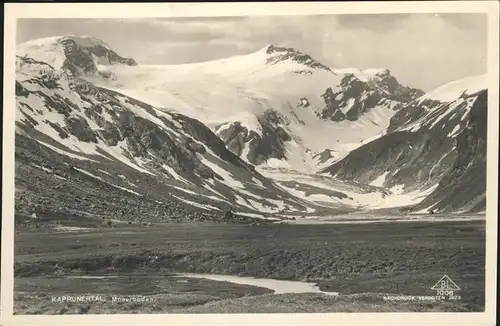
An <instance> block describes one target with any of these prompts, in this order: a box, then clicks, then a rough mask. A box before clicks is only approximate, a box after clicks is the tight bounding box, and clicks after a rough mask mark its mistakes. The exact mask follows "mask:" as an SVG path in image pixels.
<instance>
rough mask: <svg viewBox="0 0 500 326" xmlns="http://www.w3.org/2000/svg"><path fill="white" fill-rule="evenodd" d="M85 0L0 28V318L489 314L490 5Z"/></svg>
mask: <svg viewBox="0 0 500 326" xmlns="http://www.w3.org/2000/svg"><path fill="white" fill-rule="evenodd" d="M123 5H125V4H123ZM149 5H151V4H149ZM177 5H178V6H182V4H177ZM283 5H284V4H283ZM296 5H297V4H296ZM309 5H310V7H311V8H314V4H309ZM332 5H333V4H332ZM386 5H387V4H386ZM66 6H70V5H69V4H66ZM136 6H138V7H140V5H138V4H136ZM146 6H147V4H144V7H146ZM186 6H188V5H187V4H186ZM210 6H211V5H210V4H206V7H208V8H210ZM249 6H251V5H249ZM303 6H306V5H305V4H304V5H303ZM87 7H88V8H89V9H88V12H87V16H86V17H81V16H77V17H73V16H71V15H69V14H68V16H67V17H64V14H62V15H63V16H62V17H61V13H59V15H56V17H44V16H40V17H18V18H16V19H13V20H12V21H14V22H15V25H12V26H10V29H9V30H7V28H6V30H5V34H6V35H7V34H9V35H11V36H10V37H11V38H12V42H11V43H12V44H13V48H10V49H8V50H7V48H6V50H5V53H6V54H5V55H6V56H5V62H10V66H11V68H12V69H11V70H10V72H9V76H11V77H10V78H11V79H8V77H7V73H6V72H5V71H4V73H5V75H4V80H5V81H6V83H5V84H6V85H7V84H9V85H10V87H11V88H10V90H11V93H10V97H11V99H10V100H11V102H10V104H8V105H7V104H5V105H4V126H5V125H6V124H10V125H12V127H11V129H12V133H13V134H12V135H8V137H10V142H11V143H12V145H11V148H12V149H13V151H12V153H10V154H8V156H9V157H12V162H11V163H10V164H11V166H12V167H11V169H10V170H8V171H12V174H11V175H9V174H7V173H6V172H5V171H6V170H5V166H4V179H6V178H9V177H10V179H12V180H11V181H9V182H11V183H10V185H11V186H10V187H7V186H6V184H5V182H6V181H4V189H5V188H9V189H10V188H11V189H12V190H11V191H12V196H10V195H9V197H8V198H12V201H8V200H7V199H8V198H7V199H6V197H5V193H4V198H3V204H4V206H5V205H10V206H11V208H10V210H11V212H12V213H11V214H10V215H9V214H6V213H5V210H4V212H3V214H2V215H3V221H2V223H3V224H4V226H5V223H7V221H6V219H8V220H9V222H8V223H10V224H9V225H11V227H9V228H7V230H4V234H3V236H2V241H3V242H2V259H3V261H2V274H3V275H2V310H1V311H2V313H5V311H6V310H8V311H9V314H10V312H12V316H11V317H17V316H28V317H29V316H33V315H52V316H54V315H58V316H59V315H69V316H73V317H74V318H75V320H76V319H77V318H80V315H92V316H94V315H107V316H109V315H113V314H115V315H116V314H117V315H124V314H131V315H134V314H139V315H165V314H168V315H169V317H170V318H174V317H173V315H185V314H189V315H197V314H198V315H200V314H227V315H234V314H237V315H238V314H239V315H243V314H262V315H265V314H283V313H286V314H310V313H315V314H318V313H321V314H326V313H380V312H383V313H412V312H413V313H423V312H432V313H483V314H484V313H485V312H487V310H488V309H491V307H492V306H491V304H488V305H489V308H487V301H488V300H491V298H492V297H495V296H496V294H495V293H494V292H495V289H496V285H495V283H494V282H495V280H494V279H493V280H492V279H491V278H490V282H491V281H493V283H488V282H487V274H488V273H490V275H493V277H495V276H494V275H495V274H496V273H495V272H494V270H495V269H496V258H495V257H493V259H494V260H493V261H492V264H493V265H491V264H490V265H488V268H487V256H486V252H487V250H486V248H487V238H488V241H493V242H494V243H495V245H494V248H493V250H495V252H496V234H495V232H494V230H493V231H492V232H493V233H491V232H490V233H488V236H487V230H488V229H489V228H492V227H494V229H496V219H497V211H496V209H497V207H496V202H497V188H496V187H497V184H496V182H497V181H496V180H497V175H496V174H495V175H490V174H489V173H491V172H489V171H491V170H493V171H497V170H498V165H497V164H498V162H497V159H498V152H494V153H493V154H492V153H491V152H490V148H491V147H492V146H493V147H495V151H498V148H497V147H498V139H497V137H498V79H495V76H498V75H491V74H492V73H491V65H490V62H491V61H495V60H496V61H497V64H498V48H497V49H496V58H495V57H493V58H491V55H490V54H489V53H491V45H490V44H489V37H491V36H494V34H491V26H492V24H491V20H489V19H491V17H489V15H490V14H489V13H488V11H487V10H484V9H483V11H482V12H481V11H480V10H476V11H474V12H472V11H471V12H452V11H450V12H440V11H439V10H437V11H436V12H411V10H408V12H395V13H393V12H387V13H384V12H373V13H370V12H366V11H365V12H359V13H357V12H351V13H342V12H341V11H340V13H336V12H335V11H334V10H331V11H330V12H311V13H308V12H306V13H304V14H300V13H297V14H286V13H279V12H276V13H275V14H272V12H271V13H268V14H265V15H262V14H252V12H251V11H249V13H248V14H245V15H242V14H238V13H234V14H231V11H230V10H228V13H229V14H228V15H218V14H216V12H215V11H214V12H209V11H207V13H206V15H203V16H199V15H198V16H197V15H192V16H189V15H187V16H183V15H179V16H177V17H176V16H175V15H172V16H169V17H164V16H163V15H162V14H161V12H158V13H157V16H156V17H151V14H147V15H144V16H140V11H137V14H136V15H135V16H127V17H125V18H121V17H114V16H113V15H111V14H110V16H109V17H101V16H99V17H92V10H91V9H90V8H91V5H88V6H87ZM227 7H229V8H230V7H231V5H229V4H228V5H227ZM247 7H248V6H247ZM296 7H297V6H295V7H293V8H296ZM449 7H450V6H449ZM50 8H53V9H52V10H54V8H57V5H56V6H52V7H50ZM169 8H170V7H169ZM238 8H240V7H238ZM280 8H285V7H284V6H281V7H280ZM490 8H495V6H493V7H491V6H490ZM496 8H497V10H498V6H497V7H496ZM55 10H57V9H55ZM109 11H110V13H111V9H110V10H109ZM172 12H174V11H173V10H172ZM212 13H213V15H210V14H212ZM493 18H495V16H493ZM496 18H497V19H496V22H495V24H496V25H494V26H496V29H497V31H496V33H498V14H497V16H496ZM489 28H490V33H489ZM497 36H498V35H497ZM496 42H498V39H497V40H496ZM496 44H497V45H498V43H496ZM497 47H498V46H497ZM7 53H10V55H9V56H8V55H7ZM8 60H10V61H8ZM497 70H498V69H497ZM495 74H498V71H496V72H495ZM492 76H493V79H492ZM496 78H497V77H496ZM492 80H493V81H494V83H493V84H492ZM495 83H496V84H495ZM14 85H15V86H14ZM5 92H6V93H8V91H7V90H5ZM492 94H493V95H492ZM14 95H15V96H14ZM492 97H494V98H492ZM491 103H494V106H493V107H492V104H491ZM5 111H9V114H10V118H9V119H6V113H5ZM493 111H495V112H493ZM491 135H494V136H495V137H491ZM4 137H6V136H5V132H4ZM5 143H6V140H5V139H4V145H5ZM6 151H7V149H6V147H4V150H3V153H4V156H5V153H6ZM5 162H6V161H5V158H4V164H5ZM492 164H493V165H492ZM9 173H10V172H9ZM494 173H497V172H494ZM489 182H495V183H494V184H489ZM487 184H488V187H487ZM491 186H493V188H492V187H491ZM487 188H488V191H489V192H488V193H487ZM9 200H10V199H9ZM490 201H491V202H490ZM492 207H493V209H494V210H493V211H492V210H491V209H492ZM491 219H493V221H491ZM491 223H493V224H491ZM491 225H493V226H491ZM488 232H489V231H488ZM6 234H10V238H11V241H12V242H11V244H10V245H9V246H6V243H7V241H8V240H6V239H5V237H6ZM490 234H491V235H492V237H493V238H491V239H489V237H490ZM488 250H489V249H488ZM9 251H12V252H9ZM6 252H8V254H9V255H12V261H11V262H9V264H10V266H5V265H6V261H7V258H5V257H4V256H5V253H6ZM495 252H493V256H496V254H495ZM491 254H492V253H491V252H488V255H491ZM9 257H10V256H9ZM491 258H492V256H489V258H488V259H491ZM491 268H493V270H492V269H491ZM5 270H9V273H10V274H12V280H10V282H11V283H12V284H10V283H9V284H10V285H9V286H11V288H8V289H7V286H6V279H7V277H8V276H6V275H5V273H4V271H5ZM492 273H493V274H492ZM10 274H9V275H10ZM488 284H489V285H488ZM8 291H10V292H8ZM491 291H493V293H492V292H491ZM487 292H489V293H487ZM6 293H9V294H8V295H6ZM6 296H9V298H10V299H9V302H10V303H12V306H11V307H8V308H7V307H6V306H7V303H5V297H6ZM487 297H489V298H488V299H487ZM10 303H9V305H10ZM493 306H494V305H493ZM492 312H493V311H491V310H490V311H489V313H490V314H491V313H492ZM75 315H78V316H75ZM463 315H464V316H467V314H463ZM292 316H293V315H290V318H292V320H293V317H292ZM332 316H334V315H332ZM67 317H68V316H67ZM89 317H90V316H89ZM54 318H56V317H54ZM96 318H97V317H96ZM256 318H257V319H254V320H258V315H257V317H256ZM310 318H312V317H310ZM406 319H408V317H406ZM33 320H35V319H33ZM51 320H52V319H51ZM66 320H68V319H66ZM86 320H87V321H89V322H90V321H91V319H86ZM97 320H99V319H96V321H95V322H93V324H101V322H98V321H97ZM160 320H161V319H160ZM201 320H203V319H201ZM306 320H307V319H306ZM41 321H42V319H40V320H38V321H37V322H35V323H41ZM493 321H494V320H493V319H491V322H493ZM262 322H264V321H263V320H262V321H261V323H262ZM405 322H409V321H408V320H405V319H403V320H401V324H405ZM145 323H146V322H145ZM5 325H10V324H9V323H5ZM289 325H291V324H290V323H289Z"/></svg>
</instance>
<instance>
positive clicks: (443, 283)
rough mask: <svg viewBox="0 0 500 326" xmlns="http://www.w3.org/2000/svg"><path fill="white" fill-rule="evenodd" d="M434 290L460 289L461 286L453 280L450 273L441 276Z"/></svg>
mask: <svg viewBox="0 0 500 326" xmlns="http://www.w3.org/2000/svg"><path fill="white" fill-rule="evenodd" d="M431 289H432V290H444V291H458V290H460V288H459V287H458V285H456V284H455V282H453V281H452V280H451V278H450V277H449V276H448V275H445V276H443V277H441V279H440V280H439V281H437V283H436V284H434V286H433V287H431Z"/></svg>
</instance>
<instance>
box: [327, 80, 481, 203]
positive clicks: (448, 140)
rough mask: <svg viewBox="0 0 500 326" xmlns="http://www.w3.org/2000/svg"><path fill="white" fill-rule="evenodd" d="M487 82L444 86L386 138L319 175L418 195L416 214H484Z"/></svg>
mask: <svg viewBox="0 0 500 326" xmlns="http://www.w3.org/2000/svg"><path fill="white" fill-rule="evenodd" d="M485 80H486V78H485V76H480V77H476V78H469V79H465V80H463V81H459V82H454V83H451V84H449V85H445V86H443V87H441V88H439V89H437V90H436V91H435V92H431V93H429V94H426V95H424V96H423V97H421V98H419V99H417V100H415V101H413V102H412V103H411V104H410V105H408V106H407V107H405V108H404V109H402V110H400V111H399V112H398V113H396V114H395V115H394V117H393V118H392V119H391V124H390V126H389V127H388V129H387V134H386V135H384V136H383V137H381V138H378V139H376V140H373V141H371V142H369V143H367V144H365V145H363V146H361V147H360V148H358V149H356V150H354V151H353V152H351V153H350V154H349V155H347V156H346V157H345V158H344V159H343V160H341V161H340V162H338V163H335V164H333V165H331V166H330V167H328V168H326V169H324V171H323V172H326V173H328V174H330V175H332V176H334V177H336V178H339V179H347V180H354V181H358V182H361V183H366V184H373V185H378V186H383V187H386V188H389V189H390V190H391V191H392V192H394V193H400V194H409V193H411V194H414V195H418V194H420V200H418V201H417V203H418V202H421V203H420V204H419V205H417V206H415V207H414V208H413V210H414V211H415V210H416V211H419V210H424V211H430V210H432V211H433V212H434V211H443V212H449V211H452V212H456V211H483V210H484V209H485V192H486V185H485V179H486V123H487V91H486V82H485Z"/></svg>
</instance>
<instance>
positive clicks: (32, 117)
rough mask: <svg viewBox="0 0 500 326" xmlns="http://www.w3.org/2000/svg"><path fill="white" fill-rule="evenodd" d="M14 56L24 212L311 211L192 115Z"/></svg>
mask: <svg viewBox="0 0 500 326" xmlns="http://www.w3.org/2000/svg"><path fill="white" fill-rule="evenodd" d="M17 60H18V62H17V75H16V99H17V109H16V189H18V190H19V191H20V195H19V199H18V200H17V201H16V207H18V208H19V209H22V210H26V209H28V210H30V207H31V206H32V203H33V204H35V203H39V204H40V205H42V206H43V209H45V210H51V209H56V208H57V209H58V210H61V211H58V212H57V213H62V212H67V213H71V214H77V213H78V214H80V215H82V214H83V215H88V214H97V213H98V212H100V213H99V215H102V216H105V217H108V218H111V217H115V218H125V217H127V218H132V217H133V218H139V216H140V218H141V219H148V218H159V217H161V216H167V217H171V216H174V215H175V216H184V215H185V216H191V215H193V214H195V215H196V216H198V217H200V216H201V215H200V214H202V213H204V214H212V216H224V212H226V211H228V210H234V211H238V212H241V214H242V216H250V215H252V213H255V212H258V213H260V214H262V213H266V212H271V213H272V212H279V211H289V212H300V211H302V212H307V211H311V208H309V207H306V206H304V205H303V202H302V201H300V200H294V199H293V198H290V196H289V195H288V193H286V192H285V191H283V190H281V189H280V188H277V187H276V186H275V185H274V183H273V182H272V181H270V180H268V179H267V178H265V177H263V176H262V175H261V174H259V173H258V172H256V171H255V169H254V168H253V166H251V165H249V164H247V163H246V162H244V161H243V160H241V159H240V158H238V157H237V156H236V155H234V154H233V153H232V152H230V151H229V150H228V149H227V148H226V146H225V144H224V143H223V142H222V141H221V140H220V139H219V138H218V137H217V136H216V135H215V134H214V133H213V132H212V131H211V130H210V129H209V128H207V127H206V126H205V125H203V124H202V123H201V122H199V121H197V120H196V119H193V118H190V117H187V116H184V115H181V114H178V113H168V112H165V111H160V110H158V109H157V108H155V107H153V106H151V105H148V104H146V103H143V102H141V101H138V100H135V99H133V98H130V97H127V96H125V95H122V94H120V93H116V92H114V91H111V90H108V89H103V88H99V87H96V86H94V85H93V84H92V83H89V82H87V81H85V80H82V79H80V78H79V77H77V76H74V75H72V74H68V73H67V72H66V71H65V70H64V69H63V70H55V69H54V68H53V67H52V66H51V65H49V64H47V63H44V62H41V61H36V60H34V59H31V58H28V57H18V59H17ZM112 198H113V199H112ZM124 201H126V202H127V205H123V203H124ZM118 207H120V208H119V209H118ZM122 208H123V209H124V210H125V211H124V212H122ZM106 212H109V214H111V215H108V214H107V213H106ZM116 212H122V213H116ZM158 212H164V213H161V214H159V213H158ZM181 212H182V214H181ZM24 213H26V212H24ZM245 213H246V214H247V215H245ZM116 214H118V216H115V215H116ZM214 214H215V215H214ZM248 214H250V215H248Z"/></svg>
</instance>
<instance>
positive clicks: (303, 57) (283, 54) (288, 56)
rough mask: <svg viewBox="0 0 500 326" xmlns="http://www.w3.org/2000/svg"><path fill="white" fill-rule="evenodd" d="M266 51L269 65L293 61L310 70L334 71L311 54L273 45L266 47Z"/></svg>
mask: <svg viewBox="0 0 500 326" xmlns="http://www.w3.org/2000/svg"><path fill="white" fill-rule="evenodd" d="M264 49H265V52H266V53H267V54H268V55H270V57H269V58H268V59H267V60H266V63H267V64H276V63H278V62H284V61H287V60H291V61H293V62H296V63H300V64H303V65H305V66H307V67H309V68H314V69H323V70H326V71H329V72H332V70H331V69H330V68H329V67H328V66H326V65H324V64H322V63H320V62H319V61H317V60H315V59H314V58H312V57H311V56H310V55H309V54H306V53H302V52H300V51H298V50H296V49H294V48H291V47H280V46H275V45H273V44H271V45H268V46H266V47H265V48H264Z"/></svg>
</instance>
